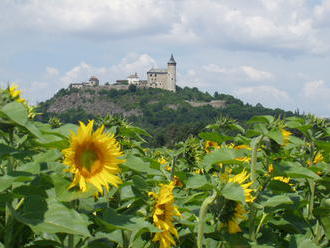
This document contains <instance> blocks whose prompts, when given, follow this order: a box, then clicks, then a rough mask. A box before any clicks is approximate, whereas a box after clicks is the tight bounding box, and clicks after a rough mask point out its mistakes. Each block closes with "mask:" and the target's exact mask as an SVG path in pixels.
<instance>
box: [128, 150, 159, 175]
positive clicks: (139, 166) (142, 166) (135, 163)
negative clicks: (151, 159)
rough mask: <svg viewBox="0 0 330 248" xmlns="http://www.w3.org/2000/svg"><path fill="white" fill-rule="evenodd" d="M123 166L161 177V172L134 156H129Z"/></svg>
mask: <svg viewBox="0 0 330 248" xmlns="http://www.w3.org/2000/svg"><path fill="white" fill-rule="evenodd" d="M122 166H123V167H127V168H128V169H130V170H133V171H137V172H143V173H147V174H150V175H161V172H160V171H159V170H155V169H152V168H151V166H150V163H148V162H144V161H143V160H142V159H141V158H139V157H136V156H133V155H129V156H128V157H127V159H126V162H125V163H124V164H122Z"/></svg>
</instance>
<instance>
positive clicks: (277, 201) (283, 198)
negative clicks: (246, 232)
mask: <svg viewBox="0 0 330 248" xmlns="http://www.w3.org/2000/svg"><path fill="white" fill-rule="evenodd" d="M283 204H286V205H287V204H294V201H293V200H292V199H291V198H290V197H289V196H287V195H276V196H273V197H270V198H268V200H267V201H266V202H263V203H261V205H263V206H264V207H277V206H279V205H283Z"/></svg>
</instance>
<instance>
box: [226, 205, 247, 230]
mask: <svg viewBox="0 0 330 248" xmlns="http://www.w3.org/2000/svg"><path fill="white" fill-rule="evenodd" d="M235 204H236V206H235V209H234V212H233V215H232V217H231V219H230V220H228V222H227V225H228V232H229V233H231V234H233V233H238V232H241V231H242V229H241V228H240V226H239V224H240V223H241V222H242V221H243V220H246V219H247V218H246V214H247V211H246V210H245V208H244V206H243V204H242V203H238V202H235Z"/></svg>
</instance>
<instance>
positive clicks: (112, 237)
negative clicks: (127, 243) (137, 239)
mask: <svg viewBox="0 0 330 248" xmlns="http://www.w3.org/2000/svg"><path fill="white" fill-rule="evenodd" d="M113 243H117V244H118V245H119V246H120V247H124V241H123V233H122V231H121V230H115V231H113V232H111V233H103V232H97V233H96V235H95V237H93V238H92V240H90V241H89V242H88V246H87V247H88V248H109V247H113Z"/></svg>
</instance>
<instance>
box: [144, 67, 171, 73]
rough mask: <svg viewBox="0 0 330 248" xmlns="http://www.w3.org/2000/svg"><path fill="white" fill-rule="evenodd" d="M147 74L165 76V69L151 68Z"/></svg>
mask: <svg viewBox="0 0 330 248" xmlns="http://www.w3.org/2000/svg"><path fill="white" fill-rule="evenodd" d="M147 73H158V74H167V69H157V68H151V69H150V70H149V71H148V72H147Z"/></svg>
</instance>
